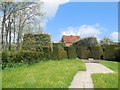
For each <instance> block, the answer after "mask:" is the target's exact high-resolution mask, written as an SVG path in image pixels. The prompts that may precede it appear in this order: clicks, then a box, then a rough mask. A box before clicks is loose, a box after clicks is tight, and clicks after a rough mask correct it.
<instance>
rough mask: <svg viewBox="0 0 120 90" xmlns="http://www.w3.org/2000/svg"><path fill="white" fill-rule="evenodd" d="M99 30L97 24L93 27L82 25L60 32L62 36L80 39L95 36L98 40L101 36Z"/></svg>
mask: <svg viewBox="0 0 120 90" xmlns="http://www.w3.org/2000/svg"><path fill="white" fill-rule="evenodd" d="M102 29H103V28H101V27H100V26H99V24H95V25H82V26H79V27H68V28H66V29H64V31H62V32H61V33H62V35H80V37H81V38H84V37H89V36H95V37H96V38H97V39H98V40H100V39H99V35H101V30H102Z"/></svg>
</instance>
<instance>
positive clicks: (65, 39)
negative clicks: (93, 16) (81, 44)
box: [61, 35, 80, 43]
mask: <svg viewBox="0 0 120 90" xmlns="http://www.w3.org/2000/svg"><path fill="white" fill-rule="evenodd" d="M79 39H80V36H73V35H70V36H66V35H63V37H62V40H61V42H64V43H73V42H75V41H77V40H79Z"/></svg>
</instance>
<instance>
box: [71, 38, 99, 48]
mask: <svg viewBox="0 0 120 90" xmlns="http://www.w3.org/2000/svg"><path fill="white" fill-rule="evenodd" d="M73 46H74V47H75V48H76V49H77V48H79V46H87V47H90V46H98V41H97V39H96V38H95V37H87V38H83V39H81V40H79V41H77V42H74V43H73Z"/></svg>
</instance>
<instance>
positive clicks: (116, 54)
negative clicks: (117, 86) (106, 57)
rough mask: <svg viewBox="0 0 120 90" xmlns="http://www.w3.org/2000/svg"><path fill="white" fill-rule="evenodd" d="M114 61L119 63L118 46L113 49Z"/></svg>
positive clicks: (119, 48)
mask: <svg viewBox="0 0 120 90" xmlns="http://www.w3.org/2000/svg"><path fill="white" fill-rule="evenodd" d="M114 56H115V60H116V61H119V62H120V46H119V47H116V48H115V49H114Z"/></svg>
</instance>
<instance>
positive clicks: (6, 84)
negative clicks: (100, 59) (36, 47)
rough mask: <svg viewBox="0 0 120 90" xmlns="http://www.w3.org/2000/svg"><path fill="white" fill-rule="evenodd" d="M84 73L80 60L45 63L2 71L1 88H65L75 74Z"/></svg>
mask: <svg viewBox="0 0 120 90" xmlns="http://www.w3.org/2000/svg"><path fill="white" fill-rule="evenodd" d="M78 70H80V71H85V70H86V68H85V64H84V63H83V62H82V61H81V60H77V59H73V60H61V61H55V60H51V61H45V62H40V63H36V64H33V65H29V66H26V65H24V66H20V67H16V68H14V69H6V70H3V73H2V75H3V77H2V79H3V80H2V87H3V88H67V87H68V86H69V85H70V84H71V81H72V79H73V77H74V75H75V74H76V72H77V71H78Z"/></svg>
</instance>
